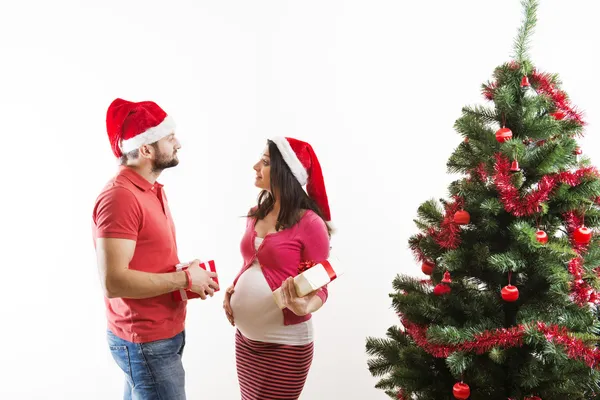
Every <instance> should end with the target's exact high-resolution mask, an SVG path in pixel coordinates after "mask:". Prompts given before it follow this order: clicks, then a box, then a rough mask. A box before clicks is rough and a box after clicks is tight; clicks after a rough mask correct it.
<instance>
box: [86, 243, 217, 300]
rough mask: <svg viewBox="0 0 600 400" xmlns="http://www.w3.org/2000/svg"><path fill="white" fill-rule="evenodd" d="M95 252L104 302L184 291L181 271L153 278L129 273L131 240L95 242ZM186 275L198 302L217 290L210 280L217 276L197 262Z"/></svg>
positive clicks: (141, 273)
mask: <svg viewBox="0 0 600 400" xmlns="http://www.w3.org/2000/svg"><path fill="white" fill-rule="evenodd" d="M96 249H97V250H96V254H97V260H98V270H99V272H100V282H101V283H102V289H103V290H104V294H105V296H106V297H108V298H114V297H123V298H129V299H146V298H149V297H155V296H159V295H161V294H165V293H170V292H173V291H175V290H179V289H185V288H187V285H188V279H187V274H186V273H185V272H182V271H179V272H169V273H162V274H154V273H151V272H143V271H136V270H133V269H129V262H130V261H131V259H132V258H133V253H134V251H135V241H134V240H129V239H113V238H99V239H97V240H96ZM188 271H189V274H190V277H191V278H192V287H191V290H192V291H193V292H196V293H198V294H199V295H200V298H201V299H203V300H204V299H206V296H207V295H209V296H212V295H213V294H214V293H215V290H218V289H219V285H217V283H216V282H215V281H214V280H213V279H212V278H216V277H217V274H216V273H215V272H210V271H205V270H204V269H202V268H200V266H199V262H198V260H195V261H194V262H193V263H192V264H191V265H190V266H189V267H188Z"/></svg>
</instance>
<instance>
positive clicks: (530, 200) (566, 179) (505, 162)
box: [493, 153, 598, 217]
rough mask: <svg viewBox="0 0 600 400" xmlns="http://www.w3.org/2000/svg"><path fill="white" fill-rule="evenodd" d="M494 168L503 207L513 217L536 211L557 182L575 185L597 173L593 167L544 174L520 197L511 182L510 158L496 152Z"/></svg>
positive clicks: (495, 182)
mask: <svg viewBox="0 0 600 400" xmlns="http://www.w3.org/2000/svg"><path fill="white" fill-rule="evenodd" d="M494 170H495V174H494V177H493V179H494V184H495V185H496V188H497V189H498V192H499V194H500V200H501V201H502V203H503V204H504V209H505V210H506V211H508V212H509V213H511V214H513V215H514V216H515V217H523V216H530V215H533V214H535V213H536V212H538V210H539V206H540V204H541V203H542V202H544V201H546V200H548V198H549V197H550V194H551V193H552V191H553V190H554V189H555V187H556V186H557V184H559V183H564V184H567V185H569V186H576V185H578V184H579V183H580V182H581V179H582V178H583V177H585V176H586V175H588V174H594V175H598V171H597V170H596V168H595V167H586V168H581V169H578V170H577V171H575V172H570V171H565V172H560V173H557V174H550V175H545V176H544V177H542V179H541V180H540V181H539V182H538V187H537V189H535V190H532V191H530V192H529V193H527V194H526V195H525V197H523V198H521V196H520V193H519V189H518V188H517V187H515V186H514V185H513V183H512V174H511V172H510V160H509V159H508V157H506V156H504V155H503V154H501V153H496V164H495V166H494Z"/></svg>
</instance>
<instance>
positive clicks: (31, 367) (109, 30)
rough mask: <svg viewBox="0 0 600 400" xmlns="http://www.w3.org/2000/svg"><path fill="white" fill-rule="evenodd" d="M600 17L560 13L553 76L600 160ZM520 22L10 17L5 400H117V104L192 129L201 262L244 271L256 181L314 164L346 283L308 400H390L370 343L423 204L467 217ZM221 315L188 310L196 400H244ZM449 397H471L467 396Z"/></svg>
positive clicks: (21, 11)
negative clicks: (489, 115) (110, 271)
mask: <svg viewBox="0 0 600 400" xmlns="http://www.w3.org/2000/svg"><path fill="white" fill-rule="evenodd" d="M594 3H595V2H594V1H592V0H587V1H585V0H570V1H569V2H565V1H558V0H552V1H550V0H543V1H542V4H541V6H540V9H539V23H538V27H537V29H536V33H535V36H534V38H533V39H534V40H533V49H532V55H533V59H534V62H535V63H536V64H537V66H538V67H539V68H540V69H542V70H546V71H550V72H557V73H559V74H560V76H561V78H562V80H563V81H564V88H565V89H566V90H567V92H568V93H569V95H570V96H571V98H572V99H573V102H574V103H575V104H576V105H577V106H579V107H580V108H582V109H583V110H585V111H586V115H587V117H586V119H587V121H588V122H589V126H588V128H587V131H586V132H587V137H586V138H585V139H583V140H582V141H581V143H582V147H583V149H584V152H585V153H586V154H587V155H590V156H591V157H592V158H593V159H594V160H598V159H599V158H600V146H599V145H600V139H598V137H599V136H600V135H598V130H599V126H600V110H599V109H598V99H597V94H598V92H599V91H600V83H599V79H598V75H597V74H598V71H599V70H600V68H599V67H600V63H599V52H598V47H597V45H596V42H595V41H594V40H593V39H592V38H593V37H598V36H599V35H600V28H599V24H598V21H597V15H598V13H597V8H596V7H597V6H596V5H595V4H594ZM520 21H521V8H520V4H519V1H517V0H510V1H500V0H494V1H492V0H461V1H452V2H449V1H442V0H436V1H431V2H419V1H412V2H401V1H379V0H371V1H323V0H321V1H313V0H310V1H308V0H305V1H281V0H279V1H212V2H209V1H191V0H190V1H180V0H171V1H169V2H166V1H117V0H104V1H95V2H92V1H79V2H78V1H67V0H55V1H41V0H38V1H20V2H16V1H15V2H9V1H3V2H2V5H1V6H0V52H1V53H0V93H1V94H0V115H1V116H2V124H1V129H0V134H1V135H2V144H3V146H2V149H1V155H2V168H3V172H4V173H3V176H2V177H3V182H2V186H1V187H2V189H1V191H2V195H1V196H0V197H1V200H0V201H1V202H2V208H1V209H2V219H1V224H2V227H3V228H4V229H3V238H2V241H1V242H0V243H1V246H2V250H1V251H0V265H2V275H1V278H0V282H1V285H2V291H1V294H0V296H2V298H1V301H0V307H1V308H0V310H1V317H2V319H1V326H0V335H1V342H0V343H2V350H1V352H0V368H1V374H0V398H2V399H118V398H120V397H121V391H122V387H123V377H122V373H121V372H120V370H118V368H117V366H116V364H115V363H114V362H113V361H112V359H111V357H110V354H109V351H108V348H107V345H106V341H105V316H104V304H103V300H102V292H101V291H100V287H99V282H98V277H97V273H96V265H95V256H94V252H93V245H92V239H91V225H90V224H91V219H90V217H91V211H92V207H93V203H94V200H95V197H96V196H97V194H98V193H99V191H100V189H101V188H102V186H103V185H104V183H105V182H106V181H107V180H108V179H109V178H110V177H111V175H112V174H113V173H114V172H115V171H116V168H115V160H114V157H113V156H112V153H111V151H110V148H109V145H108V140H107V137H106V130H105V113H106V108H107V107H108V105H109V104H110V102H111V101H112V100H113V99H114V98H115V97H122V98H125V99H128V100H132V101H141V100H154V101H156V102H158V103H159V104H160V105H161V106H162V107H163V108H164V109H165V110H166V111H167V112H168V113H170V114H171V115H173V117H174V118H175V120H176V121H177V123H178V130H177V134H178V136H179V138H180V140H181V141H182V144H183V148H182V150H181V151H180V156H179V158H180V160H181V163H180V165H179V166H178V167H177V168H175V169H172V170H168V171H166V172H165V173H164V174H163V175H162V176H161V178H160V180H161V181H162V183H164V184H165V185H166V190H167V194H168V196H169V199H170V204H171V209H172V212H173V214H174V218H175V222H176V226H177V230H178V237H179V246H180V249H181V255H180V257H181V259H182V260H187V259H191V258H195V257H200V258H203V259H208V258H213V259H215V260H216V261H217V265H218V269H219V271H220V280H221V282H222V284H223V285H225V284H227V283H230V282H231V281H232V279H233V278H234V276H235V274H236V272H237V271H238V269H239V268H240V267H241V257H240V254H239V248H238V245H239V240H240V238H241V235H242V230H243V219H242V218H240V216H242V215H243V214H244V213H245V212H246V211H247V209H248V208H249V207H250V206H251V205H253V204H254V202H255V198H256V195H257V193H258V192H257V189H256V188H254V187H253V179H254V172H253V171H252V165H253V163H254V162H255V161H256V160H257V157H258V156H259V154H260V152H261V151H262V149H263V146H264V143H265V140H266V138H267V137H269V136H272V135H286V136H293V137H297V138H300V139H302V140H306V141H309V142H311V143H312V144H313V146H314V148H315V150H316V152H317V154H318V156H319V157H320V160H321V163H322V165H323V169H324V174H325V180H326V184H327V189H328V192H329V197H330V205H331V211H332V217H333V222H334V224H335V225H336V227H337V229H338V233H337V235H336V236H335V237H334V239H333V246H334V251H335V252H336V253H337V255H338V257H339V258H340V259H342V260H343V261H344V264H345V268H346V270H347V273H346V275H345V276H344V277H343V278H340V279H339V280H338V281H336V282H335V283H334V284H332V285H331V286H330V290H331V292H330V293H331V295H330V298H329V301H328V303H327V304H326V306H325V307H324V308H323V309H322V310H320V311H319V312H318V313H316V314H315V316H314V318H315V327H316V354H315V359H314V363H313V367H312V369H311V372H310V375H309V378H308V381H307V383H306V387H305V390H304V394H303V396H302V398H303V399H311V400H312V399H316V400H320V399H385V398H387V397H386V396H385V395H384V394H383V392H381V391H379V390H376V389H374V388H373V386H374V384H375V382H376V379H375V378H373V377H372V376H371V375H370V374H369V372H368V370H367V357H366V354H365V347H364V344H365V338H366V337H367V336H371V335H374V336H384V334H385V331H386V329H387V328H388V326H390V325H393V324H396V323H397V318H396V317H395V315H394V312H393V310H392V309H391V308H390V299H389V298H388V293H389V292H390V291H391V281H392V279H393V278H394V276H395V275H396V274H397V273H401V272H405V273H414V274H419V273H420V272H419V266H418V265H416V263H415V262H414V261H413V258H412V254H411V253H410V252H409V250H408V249H407V239H408V237H409V236H410V235H411V234H412V233H414V232H415V228H414V225H413V223H412V219H413V218H414V217H415V214H416V209H417V207H418V206H419V204H420V203H421V202H423V201H425V200H427V199H429V198H431V197H436V198H437V197H441V196H446V193H447V192H446V187H447V184H448V183H449V182H450V181H451V180H452V179H453V178H454V177H452V176H449V175H447V174H446V167H445V164H446V161H447V158H448V156H449V155H450V154H451V152H452V150H453V149H454V147H455V146H456V145H458V144H459V143H460V137H459V136H458V135H457V134H456V133H455V132H454V130H453V124H454V121H455V120H456V119H457V118H458V117H459V116H460V110H461V107H462V106H464V105H467V104H475V103H481V102H483V100H482V97H481V95H480V85H481V84H482V83H483V82H485V81H486V80H487V79H488V78H490V75H491V73H492V71H493V69H494V68H495V67H496V66H497V65H499V64H501V63H503V62H505V61H507V60H508V59H509V56H510V53H511V51H512V44H513V38H514V37H515V34H516V31H517V27H518V26H519V24H520ZM221 302H222V294H219V295H217V296H215V297H214V298H212V299H210V300H209V301H205V302H201V301H199V300H198V301H193V302H190V304H189V312H188V321H187V332H188V345H187V348H186V353H185V357H184V362H185V368H186V371H187V392H188V398H190V399H239V394H238V393H239V392H238V387H237V380H236V372H235V365H234V347H233V343H234V338H233V335H234V330H233V329H232V327H231V326H230V325H229V324H228V322H227V320H226V318H225V316H224V315H223V312H222V308H221ZM449 390H450V388H449Z"/></svg>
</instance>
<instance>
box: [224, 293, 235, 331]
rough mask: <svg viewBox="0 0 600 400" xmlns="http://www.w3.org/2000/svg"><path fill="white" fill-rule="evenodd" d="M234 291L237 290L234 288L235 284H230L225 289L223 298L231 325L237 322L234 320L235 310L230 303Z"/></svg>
mask: <svg viewBox="0 0 600 400" xmlns="http://www.w3.org/2000/svg"><path fill="white" fill-rule="evenodd" d="M234 291H235V290H234V289H233V285H231V286H229V287H228V288H227V290H226V291H225V298H224V299H223V309H224V310H225V315H226V316H227V319H228V320H229V323H230V324H231V326H235V323H234V321H233V310H232V309H231V304H230V300H231V295H232V294H233V292H234Z"/></svg>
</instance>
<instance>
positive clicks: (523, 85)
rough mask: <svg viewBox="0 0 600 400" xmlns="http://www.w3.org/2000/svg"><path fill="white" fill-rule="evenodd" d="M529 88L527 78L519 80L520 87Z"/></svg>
mask: <svg viewBox="0 0 600 400" xmlns="http://www.w3.org/2000/svg"><path fill="white" fill-rule="evenodd" d="M529 86H531V84H530V83H529V78H528V77H526V76H524V77H523V78H521V87H522V88H525V87H529Z"/></svg>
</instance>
